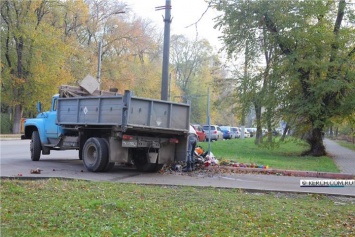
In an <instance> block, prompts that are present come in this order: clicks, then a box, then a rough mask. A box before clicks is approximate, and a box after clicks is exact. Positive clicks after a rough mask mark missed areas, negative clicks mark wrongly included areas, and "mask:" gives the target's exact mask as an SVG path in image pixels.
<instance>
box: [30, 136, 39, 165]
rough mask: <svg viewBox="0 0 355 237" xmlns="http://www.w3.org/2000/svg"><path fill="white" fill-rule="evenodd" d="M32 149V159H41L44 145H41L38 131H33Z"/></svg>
mask: <svg viewBox="0 0 355 237" xmlns="http://www.w3.org/2000/svg"><path fill="white" fill-rule="evenodd" d="M30 150H31V160H32V161H39V159H40V158H41V150H42V145H41V139H40V138H39V134H38V131H33V132H32V138H31V143H30Z"/></svg>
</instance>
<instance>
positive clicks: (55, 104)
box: [52, 99, 58, 111]
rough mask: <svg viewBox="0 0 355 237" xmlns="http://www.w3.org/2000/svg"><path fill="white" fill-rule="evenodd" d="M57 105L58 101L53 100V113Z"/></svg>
mask: <svg viewBox="0 0 355 237" xmlns="http://www.w3.org/2000/svg"><path fill="white" fill-rule="evenodd" d="M57 104H58V100H57V99H54V100H53V108H52V109H53V111H57Z"/></svg>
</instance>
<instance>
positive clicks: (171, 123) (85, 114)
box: [57, 91, 190, 133]
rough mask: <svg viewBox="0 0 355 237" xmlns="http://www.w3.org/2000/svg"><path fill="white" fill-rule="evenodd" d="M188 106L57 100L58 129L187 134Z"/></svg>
mask: <svg viewBox="0 0 355 237" xmlns="http://www.w3.org/2000/svg"><path fill="white" fill-rule="evenodd" d="M189 118H190V107H189V105H188V104H181V103H173V102H170V101H163V100H153V99H147V98H140V97H135V96H132V93H131V92H130V91H125V94H124V95H109V96H83V97H80V96H79V97H70V98H58V107H57V123H58V124H59V125H61V126H64V127H65V126H73V125H74V126H80V125H83V126H90V125H95V126H100V125H102V126H108V125H112V126H118V127H121V129H122V130H123V131H125V130H126V129H130V128H131V129H133V128H134V129H143V130H146V129H159V130H174V131H176V132H184V133H186V131H188V130H189Z"/></svg>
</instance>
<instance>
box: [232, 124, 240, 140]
mask: <svg viewBox="0 0 355 237" xmlns="http://www.w3.org/2000/svg"><path fill="white" fill-rule="evenodd" d="M231 130H232V134H233V136H234V138H240V133H241V131H240V128H238V127H231Z"/></svg>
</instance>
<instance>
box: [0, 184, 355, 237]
mask: <svg viewBox="0 0 355 237" xmlns="http://www.w3.org/2000/svg"><path fill="white" fill-rule="evenodd" d="M1 202H2V203H1V236H32V237H36V236H105V237H106V236H354V235H355V226H354V223H355V205H354V202H355V199H354V198H342V199H341V200H338V199H334V197H327V196H323V195H298V194H282V193H245V192H243V191H241V190H238V189H219V188H201V187H200V188H194V187H176V186H149V185H134V184H118V183H107V182H85V181H63V180H56V179H50V180H41V181H21V180H6V179H4V180H2V182H1Z"/></svg>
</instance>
